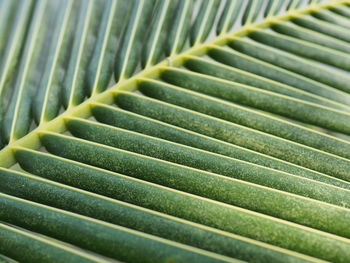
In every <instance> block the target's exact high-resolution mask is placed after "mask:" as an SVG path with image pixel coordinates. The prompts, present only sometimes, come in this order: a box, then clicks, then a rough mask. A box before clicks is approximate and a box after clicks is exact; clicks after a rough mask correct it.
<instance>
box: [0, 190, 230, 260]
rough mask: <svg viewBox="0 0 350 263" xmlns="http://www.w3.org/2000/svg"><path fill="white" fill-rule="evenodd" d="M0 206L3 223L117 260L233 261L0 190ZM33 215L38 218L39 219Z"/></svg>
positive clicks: (0, 216)
mask: <svg viewBox="0 0 350 263" xmlns="http://www.w3.org/2000/svg"><path fill="white" fill-rule="evenodd" d="M0 207H1V210H0V218H1V220H3V221H5V222H8V223H11V224H16V225H19V226H21V227H24V228H26V229H29V230H31V231H36V232H38V233H42V234H44V235H50V236H52V237H55V238H57V239H60V240H63V241H66V242H68V243H71V244H74V245H77V246H79V247H81V248H85V249H88V250H91V251H93V252H97V253H99V254H101V255H105V256H108V257H111V258H115V259H118V260H123V261H129V262H130V261H131V262H164V261H167V260H170V261H171V260H172V261H175V262H235V260H234V259H229V258H226V257H223V256H219V255H216V254H214V253H210V252H205V251H203V250H199V249H195V248H192V247H189V246H185V245H180V244H178V243H175V242H172V241H166V240H164V239H161V238H157V237H154V236H151V235H147V234H143V233H141V232H137V231H134V230H130V229H126V228H124V227H120V226H116V225H113V224H109V223H105V222H102V221H99V220H96V219H92V218H89V217H85V216H80V215H77V214H73V213H70V212H66V211H64V210H59V209H55V208H52V207H48V206H44V205H40V204H37V203H33V202H30V201H27V200H23V199H20V198H16V197H12V196H9V195H6V194H1V193H0ZM4 211H7V212H6V213H5V212H4ZM37 218H40V221H38V220H37ZM72 233H74V235H72ZM96 233H98V234H97V235H96ZM140 254H141V255H142V257H140Z"/></svg>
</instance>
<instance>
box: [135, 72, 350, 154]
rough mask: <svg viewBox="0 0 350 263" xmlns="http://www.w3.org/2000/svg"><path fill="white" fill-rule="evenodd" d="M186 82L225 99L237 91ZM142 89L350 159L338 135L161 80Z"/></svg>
mask: <svg viewBox="0 0 350 263" xmlns="http://www.w3.org/2000/svg"><path fill="white" fill-rule="evenodd" d="M179 79H184V78H179ZM187 83H188V84H187V85H186V84H185V86H186V87H188V86H190V88H192V90H195V91H198V92H203V91H204V92H203V93H209V94H210V95H214V96H217V97H218V96H220V97H223V98H225V99H229V98H230V97H231V96H232V95H233V94H234V92H232V93H231V94H229V95H227V96H225V95H224V92H225V89H224V88H223V87H222V88H221V89H220V88H217V86H215V85H213V84H212V83H210V82H209V83H208V84H207V85H206V84H205V81H203V82H197V83H193V81H192V82H191V80H190V79H189V78H188V79H187ZM181 84H183V83H181ZM139 90H140V91H141V92H142V93H144V94H145V95H147V96H149V97H152V98H155V99H158V100H161V101H164V102H167V103H170V104H174V105H178V106H181V107H184V108H187V109H191V110H194V111H197V112H201V113H204V114H207V115H210V116H213V117H217V118H220V119H223V120H226V121H230V122H233V123H237V124H240V125H243V126H246V127H249V128H252V129H255V130H259V131H262V132H265V133H269V134H273V135H275V136H278V137H281V138H285V139H287V140H291V141H295V142H298V143H300V144H304V145H307V146H310V147H313V148H316V149H320V150H322V151H326V152H329V153H333V154H335V155H339V156H342V157H345V158H350V144H349V143H348V142H347V141H344V140H339V139H337V138H335V137H331V136H328V135H325V134H322V133H319V132H316V131H313V130H311V129H307V128H305V127H303V126H299V125H297V124H293V123H291V122H287V121H284V120H281V119H278V118H274V117H270V116H268V115H266V114H264V113H260V112H257V111H254V110H251V109H248V108H245V107H242V106H240V105H237V104H233V103H228V102H226V101H224V100H218V99H215V98H213V97H209V96H206V95H202V94H201V93H197V92H191V91H188V90H186V89H182V88H179V87H177V86H170V85H168V84H166V83H163V82H159V81H152V80H144V81H142V82H141V83H140V88H139ZM226 90H228V89H226ZM230 95H231V96H230ZM271 101H272V99H271V100H269V102H271ZM349 121H350V120H349Z"/></svg>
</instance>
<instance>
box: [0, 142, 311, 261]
mask: <svg viewBox="0 0 350 263" xmlns="http://www.w3.org/2000/svg"><path fill="white" fill-rule="evenodd" d="M17 154H19V155H23V156H27V157H31V158H32V157H33V156H35V158H40V157H41V158H48V157H44V155H43V154H35V152H31V151H28V150H24V149H19V150H17ZM37 155H39V156H37ZM0 176H1V180H2V182H3V184H2V185H1V186H0V190H1V191H2V192H3V193H7V194H11V195H15V196H17V197H20V198H25V199H27V200H31V201H34V202H40V203H42V204H45V205H49V206H53V207H56V208H61V209H64V210H68V211H71V212H75V213H79V214H82V215H86V216H89V217H93V218H96V219H100V220H103V221H107V222H110V223H113V224H117V225H121V226H123V227H128V228H131V229H135V230H138V231H142V232H145V233H149V234H153V235H156V236H160V237H163V238H166V239H170V240H173V241H177V242H181V243H185V244H187V245H191V246H194V247H198V248H201V249H205V250H209V251H213V252H215V253H219V254H223V255H226V256H230V257H234V258H238V259H241V260H247V261H249V262H271V261H274V262H281V263H282V262H290V263H292V262H309V260H310V261H313V259H311V258H307V257H305V258H304V257H302V256H301V255H299V254H297V253H293V252H290V251H288V250H283V249H277V248H276V247H273V246H269V245H267V244H264V243H261V242H256V241H252V240H250V239H246V238H243V237H240V236H237V235H233V234H229V233H227V232H223V231H218V230H216V229H214V228H208V227H205V226H203V225H199V224H196V223H192V222H190V221H186V220H181V219H179V218H177V217H172V216H167V215H165V214H161V213H157V212H154V211H152V210H148V209H143V208H140V207H138V206H134V205H131V204H128V203H124V202H121V201H116V200H115V199H110V198H107V197H103V196H100V195H97V194H93V193H91V192H85V191H83V190H79V189H76V188H73V187H69V186H65V185H62V184H58V183H54V182H52V181H49V180H45V179H40V178H39V177H35V176H31V175H26V174H23V173H18V172H12V171H10V170H5V169H1V170H0ZM56 180H57V178H56ZM58 180H60V179H58ZM18 184H19V185H21V187H20V188H18V187H17V185H18Z"/></svg>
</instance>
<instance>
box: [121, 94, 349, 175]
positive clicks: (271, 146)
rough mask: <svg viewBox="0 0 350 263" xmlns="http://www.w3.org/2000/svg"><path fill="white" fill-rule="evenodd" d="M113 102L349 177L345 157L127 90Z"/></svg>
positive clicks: (333, 173) (222, 138)
mask: <svg viewBox="0 0 350 263" xmlns="http://www.w3.org/2000/svg"><path fill="white" fill-rule="evenodd" d="M116 103H117V104H118V106H120V107H121V108H123V109H126V110H129V111H132V112H135V113H137V114H141V115H144V116H147V117H150V118H153V119H156V120H159V121H163V122H167V123H170V124H172V125H175V126H179V127H181V128H184V129H188V130H191V131H194V132H198V133H201V134H204V135H207V136H210V137H214V138H216V139H219V140H223V141H226V142H229V143H233V144H236V145H239V146H242V147H246V148H249V149H252V150H254V151H258V152H262V153H265V154H267V155H271V156H274V157H277V158H279V159H282V160H286V161H289V162H292V163H295V164H298V165H301V166H304V167H307V168H310V169H313V170H316V171H319V172H322V173H326V174H329V175H333V176H335V177H338V178H341V179H345V180H350V178H349V173H348V171H349V169H350V162H349V160H347V159H343V158H340V157H337V156H335V155H331V154H328V153H326V152H322V151H318V150H315V149H313V148H310V147H306V146H304V145H301V144H297V143H294V142H290V141H287V140H285V139H282V138H279V137H275V136H272V135H268V134H264V133H262V132H259V131H256V130H252V129H250V128H246V127H243V126H240V125H237V124H233V123H230V122H227V121H223V120H220V119H217V118H214V117H211V116H208V115H204V114H200V113H196V112H194V111H190V110H187V109H184V108H180V107H177V106H172V105H170V104H165V103H160V102H157V101H155V100H151V99H147V98H145V97H141V96H138V95H134V94H131V93H130V94H129V93H122V94H118V96H117V97H116Z"/></svg>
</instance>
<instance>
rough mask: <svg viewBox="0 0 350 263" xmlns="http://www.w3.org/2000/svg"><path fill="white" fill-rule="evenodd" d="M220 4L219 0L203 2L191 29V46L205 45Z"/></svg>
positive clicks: (205, 0) (203, 0) (204, 0)
mask: <svg viewBox="0 0 350 263" xmlns="http://www.w3.org/2000/svg"><path fill="white" fill-rule="evenodd" d="M219 4H220V1H219V0H202V4H201V6H200V8H199V12H198V15H197V17H196V20H195V22H194V24H193V26H192V28H191V34H190V43H191V45H196V44H200V43H203V42H204V41H205V40H206V39H207V37H208V35H209V33H210V31H211V28H212V26H213V24H214V20H215V17H216V14H217V11H218V8H219Z"/></svg>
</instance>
